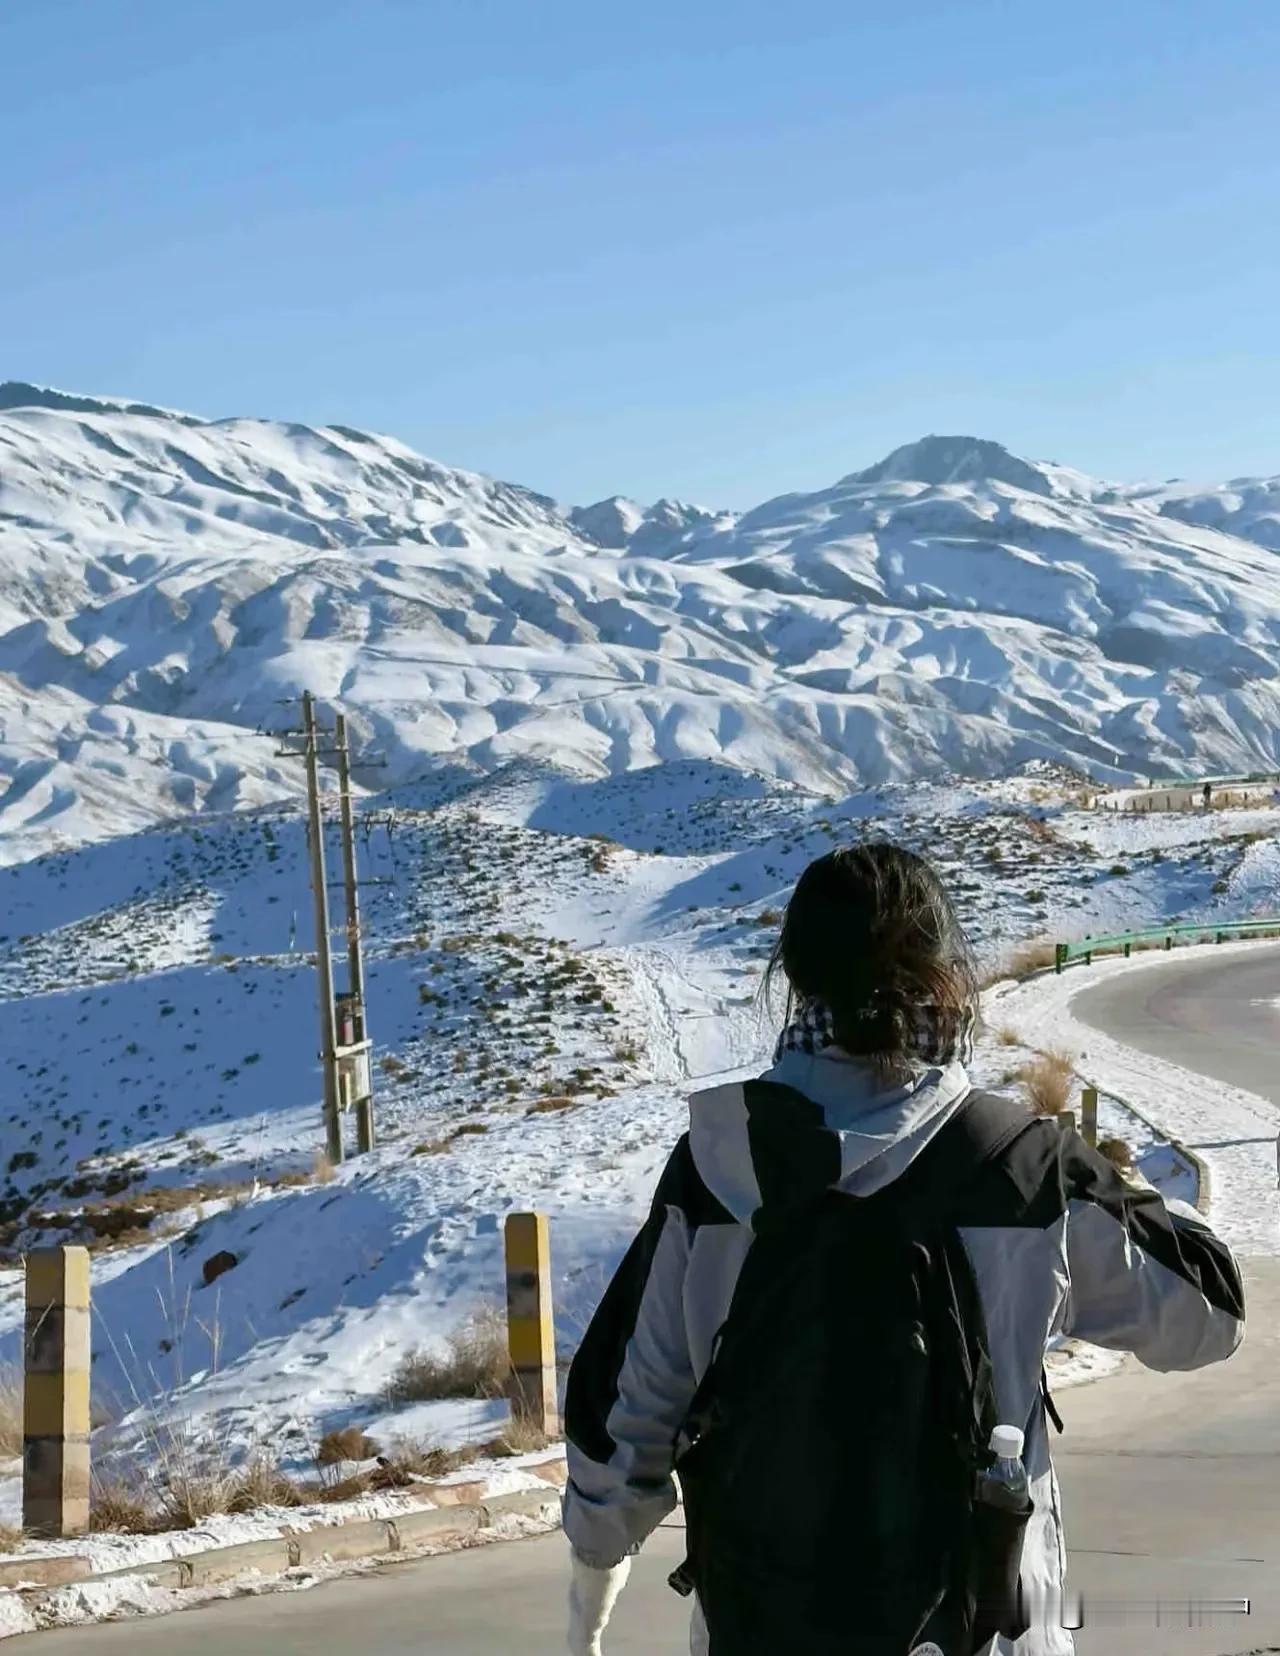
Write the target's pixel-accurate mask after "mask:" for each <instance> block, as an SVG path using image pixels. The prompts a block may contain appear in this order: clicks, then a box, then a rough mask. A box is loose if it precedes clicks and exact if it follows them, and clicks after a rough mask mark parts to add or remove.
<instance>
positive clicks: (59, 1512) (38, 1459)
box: [22, 1248, 89, 1538]
mask: <svg viewBox="0 0 1280 1656" xmlns="http://www.w3.org/2000/svg"><path fill="white" fill-rule="evenodd" d="M22 1434H23V1445H22V1523H23V1528H24V1529H27V1530H29V1531H30V1532H31V1533H32V1534H33V1535H39V1536H45V1537H50V1538H57V1537H62V1536H69V1535H83V1534H84V1533H85V1532H86V1531H87V1530H88V1528H89V1250H88V1249H87V1248H38V1249H36V1250H34V1251H33V1252H32V1253H29V1254H28V1255H27V1316H26V1332H25V1339H24V1342H23V1409H22Z"/></svg>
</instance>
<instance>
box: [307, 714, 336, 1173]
mask: <svg viewBox="0 0 1280 1656" xmlns="http://www.w3.org/2000/svg"><path fill="white" fill-rule="evenodd" d="M302 733H303V738H304V740H305V743H306V747H305V749H304V752H303V758H304V759H305V760H306V766H307V840H308V848H309V850H310V853H311V892H312V896H313V898H314V899H315V926H316V976H317V977H318V978H319V980H320V984H319V990H320V1041H321V1048H320V1061H321V1063H322V1064H323V1066H324V1132H325V1145H326V1148H327V1150H328V1154H329V1160H330V1162H332V1163H333V1165H334V1166H335V1167H336V1166H337V1165H338V1163H339V1162H341V1160H342V1121H341V1118H340V1116H339V1114H338V1102H339V1101H338V1052H337V1047H338V1037H337V1027H336V1020H335V1013H334V1004H333V956H332V954H331V953H330V950H329V887H328V885H327V883H326V880H325V870H324V819H323V817H322V816H321V815H320V759H319V754H318V753H317V751H316V748H317V744H316V707H315V698H314V696H312V694H311V692H310V691H309V690H308V691H306V692H305V693H304V695H303V697H302Z"/></svg>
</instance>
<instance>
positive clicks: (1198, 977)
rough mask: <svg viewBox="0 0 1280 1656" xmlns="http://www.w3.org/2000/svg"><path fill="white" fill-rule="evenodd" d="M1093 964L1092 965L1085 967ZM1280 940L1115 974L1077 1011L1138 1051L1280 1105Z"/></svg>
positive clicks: (1078, 1000) (1077, 1003)
mask: <svg viewBox="0 0 1280 1656" xmlns="http://www.w3.org/2000/svg"><path fill="white" fill-rule="evenodd" d="M1079 970H1081V971H1087V970H1088V968H1087V967H1081V968H1079ZM1277 1001H1280V946H1277V945H1275V944H1271V943H1258V944H1255V945H1253V946H1251V948H1250V949H1249V951H1248V953H1241V954H1236V955H1227V956H1225V957H1224V958H1223V959H1222V960H1221V961H1220V962H1215V961H1214V960H1212V959H1211V958H1206V957H1205V956H1204V955H1201V956H1200V958H1199V959H1198V960H1192V961H1177V960H1176V959H1175V960H1172V961H1170V963H1169V964H1168V965H1161V966H1159V967H1144V968H1143V969H1142V970H1141V971H1137V972H1133V973H1132V974H1128V973H1126V974H1125V975H1123V976H1120V977H1109V978H1107V979H1105V980H1104V981H1103V982H1101V983H1098V984H1095V985H1094V986H1093V987H1092V988H1090V989H1086V990H1085V991H1084V992H1083V993H1082V994H1079V995H1077V996H1076V997H1075V999H1074V1000H1073V1002H1072V1011H1073V1012H1074V1014H1075V1016H1076V1017H1077V1018H1079V1019H1081V1020H1082V1021H1083V1022H1084V1023H1090V1024H1092V1025H1093V1026H1094V1027H1095V1028H1096V1029H1100V1030H1102V1032H1103V1033H1104V1034H1106V1035H1112V1036H1114V1037H1115V1038H1116V1039H1117V1040H1121V1041H1123V1042H1124V1043H1125V1044H1126V1045H1127V1046H1131V1047H1136V1048H1137V1050H1138V1051H1139V1052H1149V1053H1152V1054H1153V1055H1154V1056H1155V1057H1157V1058H1167V1059H1168V1060H1169V1062H1170V1063H1174V1064H1182V1065H1183V1066H1184V1067H1185V1068H1186V1069H1189V1070H1195V1071H1196V1072H1197V1074H1200V1075H1212V1076H1213V1077H1215V1079H1217V1080H1219V1081H1226V1082H1229V1083H1230V1084H1231V1085H1232V1086H1236V1087H1243V1088H1244V1089H1245V1090H1246V1091H1247V1092H1253V1093H1257V1094H1258V1095H1259V1097H1261V1098H1266V1099H1270V1100H1271V1102H1272V1103H1274V1104H1280V1007H1278V1006H1275V1005H1273V1004H1272V1003H1273V1002H1277Z"/></svg>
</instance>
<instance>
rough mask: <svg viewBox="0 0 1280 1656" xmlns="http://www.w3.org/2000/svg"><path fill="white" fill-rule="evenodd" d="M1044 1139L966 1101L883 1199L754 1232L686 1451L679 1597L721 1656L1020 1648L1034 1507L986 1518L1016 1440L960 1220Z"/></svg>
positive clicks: (988, 1098) (991, 1108)
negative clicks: (1010, 1154) (1002, 1434)
mask: <svg viewBox="0 0 1280 1656" xmlns="http://www.w3.org/2000/svg"><path fill="white" fill-rule="evenodd" d="M755 1085H756V1087H761V1086H772V1085H773V1084H771V1083H759V1082H757V1083H755ZM776 1091H777V1092H778V1093H779V1094H780V1095H783V1096H782V1097H780V1098H779V1101H778V1102H779V1103H780V1104H784V1103H785V1102H787V1101H790V1102H791V1103H792V1104H794V1102H795V1101H796V1099H797V1098H798V1095H796V1094H794V1093H792V1092H791V1091H790V1089H786V1088H780V1087H779V1088H776ZM805 1102H806V1103H807V1101H805ZM1033 1121H1034V1118H1032V1117H1030V1116H1029V1115H1028V1114H1027V1112H1026V1110H1025V1108H1022V1107H1020V1106H1018V1105H1015V1104H1013V1103H1012V1102H1010V1101H1009V1100H1006V1099H1001V1098H997V1097H995V1096H993V1095H991V1094H988V1093H980V1092H975V1093H971V1094H970V1095H969V1098H968V1100H967V1101H966V1102H965V1104H964V1105H963V1106H962V1107H961V1109H960V1110H959V1111H957V1113H956V1114H955V1116H953V1117H952V1119H951V1120H950V1121H949V1122H948V1123H947V1124H946V1125H945V1126H944V1127H942V1128H941V1129H940V1130H939V1132H938V1133H937V1134H936V1136H935V1137H934V1138H933V1139H932V1140H931V1142H930V1143H929V1145H928V1146H926V1148H925V1149H924V1150H923V1151H921V1152H920V1154H919V1155H918V1156H917V1157H916V1158H915V1160H914V1161H913V1162H912V1163H911V1164H910V1166H909V1167H908V1168H907V1170H906V1171H905V1172H904V1173H903V1174H902V1175H901V1176H900V1177H899V1178H898V1179H896V1180H894V1181H893V1182H892V1183H891V1184H889V1185H887V1186H886V1187H884V1188H883V1189H882V1190H880V1191H877V1192H875V1193H874V1194H872V1195H870V1196H867V1197H864V1198H859V1197H854V1196H850V1195H847V1194H845V1193H843V1192H840V1191H830V1190H828V1191H824V1192H823V1194H822V1195H821V1196H819V1197H817V1198H811V1199H809V1200H807V1201H805V1202H803V1203H801V1204H795V1205H791V1206H787V1205H781V1206H776V1207H770V1205H769V1204H767V1203H766V1205H765V1206H764V1207H762V1208H761V1210H760V1212H759V1213H758V1214H757V1215H756V1218H755V1220H754V1222H753V1228H754V1230H755V1236H754V1238H753V1240H752V1243H751V1246H750V1248H749V1249H748V1251H747V1256H746V1259H745V1261H744V1262H743V1266H742V1271H741V1274H740V1276H739V1278H738V1282H737V1284H736V1287H735V1289H734V1293H733V1299H732V1303H731V1305H730V1308H729V1313H728V1316H727V1318H726V1320H725V1323H724V1325H723V1327H722V1328H721V1330H720V1332H719V1334H718V1335H717V1338H716V1344H715V1347H714V1350H713V1355H712V1360H711V1363H710V1366H709V1367H708V1369H707V1372H706V1374H705V1375H704V1377H703V1380H702V1382H701V1384H700V1385H699V1387H698V1390H697V1393H696V1395H695V1397H694V1400H693V1403H692V1405H691V1408H690V1410H689V1414H688V1417H687V1420H686V1423H685V1426H684V1428H683V1430H682V1432H681V1434H680V1437H679V1440H678V1443H677V1460H676V1472H677V1474H678V1476H679V1479H680V1485H681V1490H682V1493H683V1496H684V1507H685V1521H686V1526H687V1548H688V1557H687V1558H686V1561H685V1563H684V1564H683V1565H682V1566H681V1568H680V1569H679V1570H677V1571H676V1572H675V1574H674V1575H673V1576H672V1578H671V1585H672V1586H673V1587H675V1588H676V1590H677V1591H678V1592H683V1593H688V1592H690V1591H696V1592H697V1595H698V1600H699V1603H700V1605H701V1607H702V1611H703V1614H704V1616H705V1618H706V1622H707V1627H708V1631H709V1634H710V1641H711V1642H710V1649H711V1653H712V1656H780V1653H781V1652H783V1651H796V1652H803V1653H804V1656H836V1653H837V1652H838V1653H839V1656H909V1653H910V1652H911V1651H913V1650H915V1649H916V1648H917V1647H918V1646H921V1645H924V1646H926V1648H927V1647H928V1645H929V1643H930V1642H932V1644H933V1645H934V1646H935V1647H936V1648H937V1649H939V1650H940V1651H941V1652H942V1653H943V1656H971V1653H972V1652H974V1651H977V1650H981V1649H982V1647H983V1645H984V1644H985V1643H986V1642H987V1640H989V1639H990V1637H991V1635H992V1634H993V1633H994V1632H1001V1633H1004V1634H1005V1635H1006V1636H1008V1637H1016V1636H1017V1635H1018V1634H1019V1633H1020V1632H1022V1631H1024V1630H1025V1628H1026V1626H1027V1623H1026V1620H1025V1618H1024V1615H1023V1610H1022V1606H1021V1604H1020V1602H1019V1594H1018V1587H1017V1576H1018V1562H1019V1558H1020V1556H1021V1549H1022V1533H1023V1529H1024V1528H1025V1525H1026V1521H1027V1517H1028V1516H1029V1514H1030V1511H1031V1508H1030V1505H1029V1503H1028V1505H1027V1507H1026V1510H1025V1511H1024V1512H1022V1513H1007V1512H1004V1511H1000V1510H999V1509H996V1508H992V1507H990V1506H987V1505H984V1504H983V1503H981V1502H979V1501H976V1500H975V1490H976V1478H977V1473H978V1471H979V1470H980V1469H981V1468H982V1467H984V1466H988V1465H990V1463H991V1459H992V1456H991V1454H990V1451H989V1449H988V1448H987V1444H988V1441H989V1438H990V1434H991V1429H992V1427H994V1426H996V1425H998V1424H1001V1422H1000V1421H999V1420H998V1419H997V1416H996V1412H995V1399H994V1393H993V1389H992V1374H991V1362H990V1357H989V1355H988V1351H987V1340H986V1332H985V1329H984V1326H983V1318H982V1310H981V1305H980V1302H979V1299H978V1294H977V1288H976V1285H975V1283H974V1280H973V1275H972V1271H971V1269H970V1266H969V1262H968V1258H967V1256H966V1254H965V1250H964V1245H963V1243H962V1242H961V1240H960V1237H959V1235H958V1234H957V1230H956V1224H955V1221H954V1218H953V1216H952V1215H953V1213H954V1210H955V1206H956V1202H955V1198H957V1197H958V1196H959V1195H960V1193H961V1191H962V1190H964V1189H965V1187H966V1186H968V1187H972V1185H973V1183H974V1180H975V1178H976V1177H977V1176H978V1175H979V1174H980V1171H981V1169H982V1168H983V1167H984V1166H985V1165H986V1164H988V1163H990V1162H991V1161H993V1160H994V1159H995V1158H996V1157H998V1156H999V1155H1000V1153H1001V1152H1002V1151H1003V1150H1004V1149H1006V1148H1007V1146H1008V1145H1009V1144H1011V1143H1012V1141H1013V1140H1014V1139H1015V1138H1016V1137H1017V1136H1018V1135H1019V1134H1020V1133H1022V1132H1023V1131H1025V1130H1027V1129H1028V1128H1030V1127H1031V1126H1032V1125H1033ZM1046 1399H1047V1391H1046ZM1050 1408H1051V1405H1050ZM1054 1418H1055V1419H1056V1414H1055V1417H1054ZM1008 1424H1019V1423H1017V1422H1010V1423H1008ZM930 1656H933V1652H932V1651H930Z"/></svg>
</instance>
